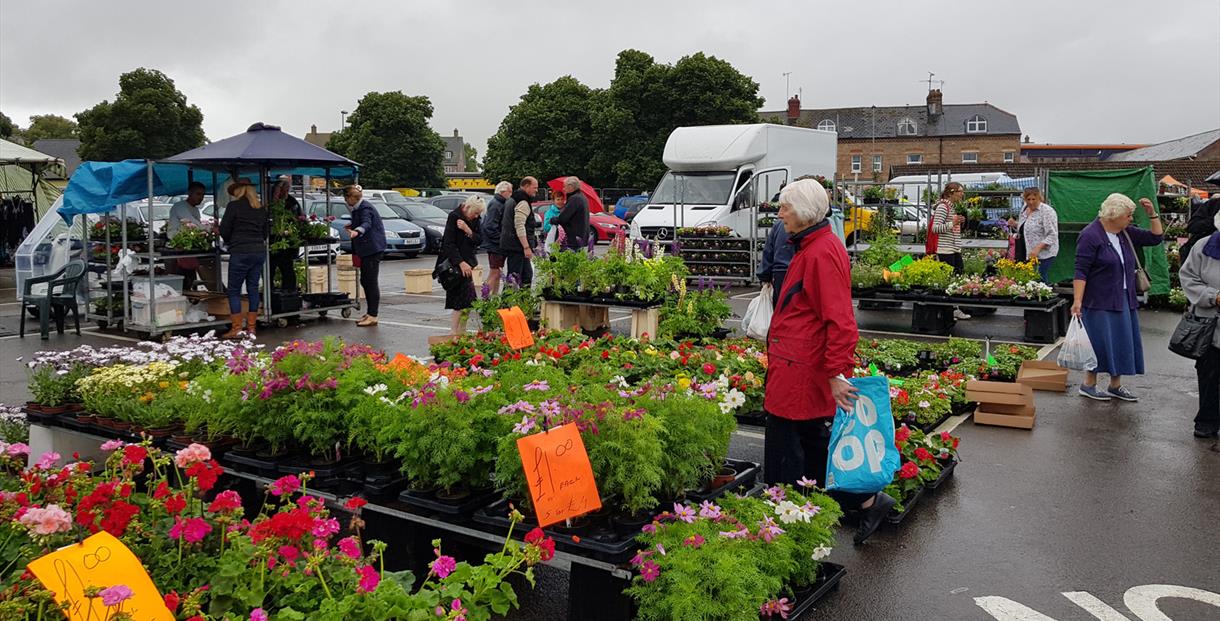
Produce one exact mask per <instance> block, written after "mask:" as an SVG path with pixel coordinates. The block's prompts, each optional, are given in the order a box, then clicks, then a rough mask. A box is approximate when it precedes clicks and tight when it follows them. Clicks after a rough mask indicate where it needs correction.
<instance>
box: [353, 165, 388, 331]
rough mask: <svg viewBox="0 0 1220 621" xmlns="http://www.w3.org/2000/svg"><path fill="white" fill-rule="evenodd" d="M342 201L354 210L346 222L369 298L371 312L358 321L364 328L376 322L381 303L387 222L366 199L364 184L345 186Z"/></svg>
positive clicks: (365, 295)
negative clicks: (380, 281)
mask: <svg viewBox="0 0 1220 621" xmlns="http://www.w3.org/2000/svg"><path fill="white" fill-rule="evenodd" d="M343 202H345V203H347V207H348V209H351V211H352V220H351V222H348V223H347V226H346V227H345V228H347V230H348V234H349V235H351V239H352V254H354V255H356V256H358V257H360V288H361V289H364V298H365V300H367V302H368V313H366V314H365V315H364V317H361V318H360V321H357V322H356V325H358V326H360V327H361V328H367V327H369V326H375V325H377V311H378V310H379V309H380V306H381V285H380V284H379V283H378V280H377V279H378V277H380V276H381V258H382V257H383V256H385V225H384V224H382V222H381V215H379V214H378V213H377V209H376V208H374V207H373V204H372V203H370V202H368V201H366V200H364V188H361V187H360V186H358V185H349V186H347V188H345V189H344V190H343Z"/></svg>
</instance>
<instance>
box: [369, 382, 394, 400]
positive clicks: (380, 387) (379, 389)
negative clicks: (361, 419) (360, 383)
mask: <svg viewBox="0 0 1220 621" xmlns="http://www.w3.org/2000/svg"><path fill="white" fill-rule="evenodd" d="M388 388H389V387H388V386H386V385H385V384H374V385H372V386H369V387H368V388H365V389H364V393H365V394H367V395H369V396H370V397H371V396H375V395H379V394H381V393H383V392H385V391H386V390H387V389H388Z"/></svg>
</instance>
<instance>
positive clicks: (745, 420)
mask: <svg viewBox="0 0 1220 621" xmlns="http://www.w3.org/2000/svg"><path fill="white" fill-rule="evenodd" d="M733 418H736V419H737V424H738V425H754V426H755V427H764V426H766V424H767V414H766V413H765V412H762V411H754V412H746V413H744V414H734V415H733Z"/></svg>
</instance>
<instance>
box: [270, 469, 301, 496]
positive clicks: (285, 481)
mask: <svg viewBox="0 0 1220 621" xmlns="http://www.w3.org/2000/svg"><path fill="white" fill-rule="evenodd" d="M270 488H271V495H272V496H287V495H289V494H291V493H293V492H295V491H297V490H298V489H301V480H300V479H298V478H297V477H296V475H294V474H290V475H288V476H283V477H280V478H278V479H276V480H275V481H274V482H273V483H272V484H271V486H270Z"/></svg>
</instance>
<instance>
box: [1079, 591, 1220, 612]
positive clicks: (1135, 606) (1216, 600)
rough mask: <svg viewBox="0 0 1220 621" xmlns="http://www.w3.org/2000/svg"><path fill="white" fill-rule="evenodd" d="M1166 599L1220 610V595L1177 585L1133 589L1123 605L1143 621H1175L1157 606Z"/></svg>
mask: <svg viewBox="0 0 1220 621" xmlns="http://www.w3.org/2000/svg"><path fill="white" fill-rule="evenodd" d="M1065 595H1066V593H1065ZM1166 597H1177V598H1181V599H1190V600H1194V601H1196V602H1202V603H1204V604H1211V605H1212V606H1215V607H1216V608H1220V595H1217V594H1215V593H1212V592H1211V591H1204V590H1203V589H1194V588H1191V587H1185V586H1178V585H1176V584H1145V585H1143V586H1136V587H1131V588H1129V589H1127V593H1126V594H1125V595H1123V603H1124V604H1126V605H1127V608H1128V609H1129V610H1130V611H1131V612H1132V613H1135V614H1136V615H1138V616H1139V618H1140V619H1143V621H1173V620H1172V619H1170V618H1169V617H1168V616H1167V615H1166V614H1165V613H1163V612H1161V610H1160V609H1159V608H1157V605H1156V602H1157V600H1159V599H1162V598H1166ZM1213 618H1214V617H1213Z"/></svg>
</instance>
